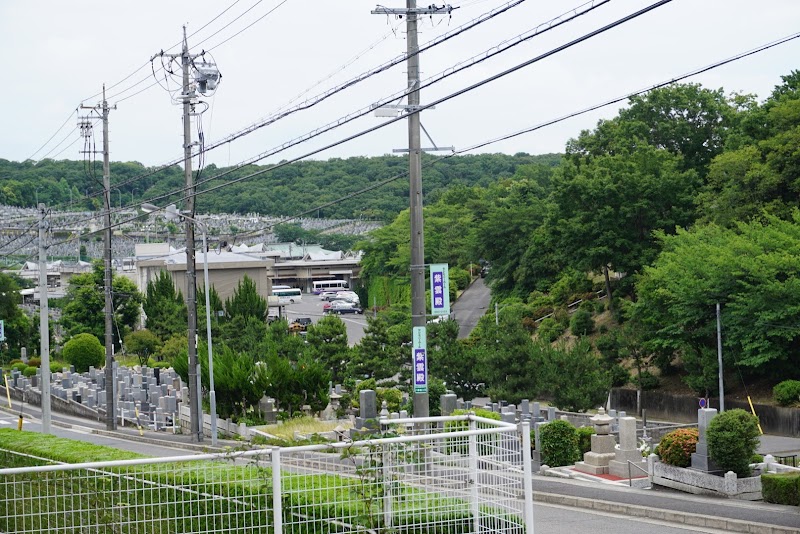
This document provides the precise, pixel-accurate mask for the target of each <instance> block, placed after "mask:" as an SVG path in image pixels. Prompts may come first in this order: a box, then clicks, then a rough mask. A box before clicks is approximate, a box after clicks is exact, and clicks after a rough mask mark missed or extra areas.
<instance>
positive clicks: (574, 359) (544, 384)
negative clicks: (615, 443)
mask: <svg viewBox="0 0 800 534" xmlns="http://www.w3.org/2000/svg"><path fill="white" fill-rule="evenodd" d="M530 361H531V366H533V367H535V368H536V369H538V372H539V374H541V375H543V376H540V378H539V384H540V392H545V393H546V394H547V395H549V396H550V397H551V398H552V399H553V403H554V404H555V405H556V406H558V407H559V408H561V409H562V410H566V411H571V412H584V411H586V410H590V409H592V408H596V407H598V406H600V405H602V404H603V402H604V401H605V399H606V397H607V395H608V390H609V387H610V385H611V384H610V378H609V376H608V372H607V371H606V370H605V368H604V366H603V365H602V362H601V359H600V358H599V357H598V356H597V355H596V354H595V352H594V350H593V349H592V345H591V343H590V342H589V341H588V340H587V339H582V340H580V341H578V342H577V343H576V344H574V345H572V346H567V345H565V344H561V345H559V346H556V347H554V346H552V345H550V344H549V343H543V342H538V343H536V344H534V345H533V346H532V351H531V356H530ZM531 398H534V397H531Z"/></svg>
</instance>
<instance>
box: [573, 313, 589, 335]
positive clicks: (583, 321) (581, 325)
mask: <svg viewBox="0 0 800 534" xmlns="http://www.w3.org/2000/svg"><path fill="white" fill-rule="evenodd" d="M569 329H570V331H571V332H572V335H573V336H588V335H589V334H591V333H592V332H594V319H592V313H591V312H590V311H589V310H586V309H584V308H580V309H579V310H578V311H576V312H575V313H574V314H572V319H570V322H569Z"/></svg>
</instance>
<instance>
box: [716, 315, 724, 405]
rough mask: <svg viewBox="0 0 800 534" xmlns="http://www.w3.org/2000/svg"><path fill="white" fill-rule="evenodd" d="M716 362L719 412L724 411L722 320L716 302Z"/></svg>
mask: <svg viewBox="0 0 800 534" xmlns="http://www.w3.org/2000/svg"><path fill="white" fill-rule="evenodd" d="M717 361H718V362H719V369H718V373H719V412H720V413H722V412H724V411H725V386H724V384H723V380H722V318H721V317H720V310H719V302H717Z"/></svg>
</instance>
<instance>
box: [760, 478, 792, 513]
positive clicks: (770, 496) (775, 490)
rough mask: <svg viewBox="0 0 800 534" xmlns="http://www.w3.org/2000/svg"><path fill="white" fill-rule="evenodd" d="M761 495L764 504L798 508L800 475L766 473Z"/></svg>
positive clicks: (762, 481) (762, 480) (762, 479)
mask: <svg viewBox="0 0 800 534" xmlns="http://www.w3.org/2000/svg"><path fill="white" fill-rule="evenodd" d="M761 494H762V495H763V497H764V502H771V503H775V504H787V505H791V506H797V505H798V504H800V473H778V474H774V473H764V474H763V475H761Z"/></svg>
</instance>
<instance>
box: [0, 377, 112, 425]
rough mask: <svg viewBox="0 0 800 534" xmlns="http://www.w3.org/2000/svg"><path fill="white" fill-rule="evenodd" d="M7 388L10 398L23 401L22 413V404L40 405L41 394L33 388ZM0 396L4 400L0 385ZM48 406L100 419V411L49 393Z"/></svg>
mask: <svg viewBox="0 0 800 534" xmlns="http://www.w3.org/2000/svg"><path fill="white" fill-rule="evenodd" d="M9 389H10V390H11V398H12V399H14V400H16V401H18V402H22V403H23V407H22V412H23V413H24V412H25V407H24V404H32V405H33V406H41V405H42V394H41V393H39V392H38V391H36V390H34V389H31V388H28V389H26V390H25V391H22V390H21V389H18V388H15V387H12V388H9ZM0 398H2V399H3V402H5V399H6V388H5V387H4V386H0ZM50 408H51V410H52V411H53V412H59V413H66V414H69V415H76V416H78V417H86V418H89V419H95V420H97V421H99V420H100V413H99V412H98V411H97V410H94V409H92V408H89V407H87V406H84V405H83V404H78V403H77V402H75V401H73V400H64V399H62V398H59V397H56V396H55V395H50Z"/></svg>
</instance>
